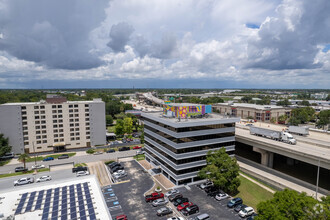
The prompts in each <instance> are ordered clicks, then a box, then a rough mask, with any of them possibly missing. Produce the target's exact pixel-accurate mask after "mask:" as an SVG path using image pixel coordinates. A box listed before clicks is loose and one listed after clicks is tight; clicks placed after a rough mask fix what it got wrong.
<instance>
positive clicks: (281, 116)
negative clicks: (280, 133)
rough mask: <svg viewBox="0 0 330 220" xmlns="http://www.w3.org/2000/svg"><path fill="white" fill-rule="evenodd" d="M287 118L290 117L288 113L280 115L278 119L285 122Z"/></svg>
mask: <svg viewBox="0 0 330 220" xmlns="http://www.w3.org/2000/svg"><path fill="white" fill-rule="evenodd" d="M287 119H288V116H287V115H280V116H279V117H278V121H279V122H282V123H285V122H286V120H287Z"/></svg>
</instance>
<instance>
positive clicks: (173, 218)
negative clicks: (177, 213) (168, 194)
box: [167, 217, 184, 220]
mask: <svg viewBox="0 0 330 220" xmlns="http://www.w3.org/2000/svg"><path fill="white" fill-rule="evenodd" d="M167 220H184V218H182V217H171V218H168V219H167Z"/></svg>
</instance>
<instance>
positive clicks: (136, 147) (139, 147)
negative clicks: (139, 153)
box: [133, 146, 142, 150]
mask: <svg viewBox="0 0 330 220" xmlns="http://www.w3.org/2000/svg"><path fill="white" fill-rule="evenodd" d="M141 148H142V147H141V146H135V147H133V150H137V149H141Z"/></svg>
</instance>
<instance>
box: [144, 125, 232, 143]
mask: <svg viewBox="0 0 330 220" xmlns="http://www.w3.org/2000/svg"><path fill="white" fill-rule="evenodd" d="M144 128H145V129H148V130H150V131H152V132H154V133H156V134H158V135H160V136H162V137H164V138H166V139H168V140H170V141H172V142H174V143H177V144H180V143H186V142H193V141H202V140H211V139H216V138H224V137H233V136H235V132H226V133H217V134H208V135H200V136H192V137H184V138H175V137H172V136H170V135H168V134H166V133H164V132H162V131H159V130H157V129H154V128H152V127H150V126H148V125H144Z"/></svg>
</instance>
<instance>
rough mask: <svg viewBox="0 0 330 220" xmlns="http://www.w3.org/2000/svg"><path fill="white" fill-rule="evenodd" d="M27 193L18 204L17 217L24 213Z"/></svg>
mask: <svg viewBox="0 0 330 220" xmlns="http://www.w3.org/2000/svg"><path fill="white" fill-rule="evenodd" d="M27 195H28V194H27V193H24V194H23V195H22V197H21V200H20V201H19V203H18V206H17V209H16V211H15V215H17V214H20V213H21V212H22V209H23V206H24V203H25V200H26V197H27Z"/></svg>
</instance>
